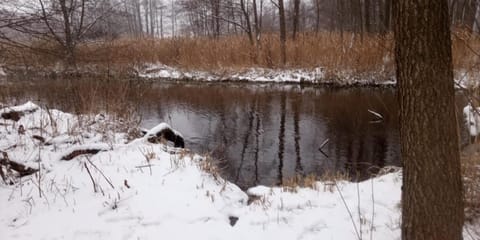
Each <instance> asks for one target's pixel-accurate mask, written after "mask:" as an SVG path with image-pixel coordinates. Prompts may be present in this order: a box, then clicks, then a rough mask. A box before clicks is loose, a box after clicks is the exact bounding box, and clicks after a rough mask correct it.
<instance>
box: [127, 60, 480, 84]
mask: <svg viewBox="0 0 480 240" xmlns="http://www.w3.org/2000/svg"><path fill="white" fill-rule="evenodd" d="M135 72H136V73H137V74H138V76H139V77H141V78H145V79H159V80H188V81H203V82H256V83H310V84H324V85H333V86H340V87H341V86H347V87H348V86H395V85H396V78H395V76H394V75H393V73H387V72H385V71H380V72H378V73H371V74H361V75H358V74H354V73H353V72H351V71H348V70H344V71H336V72H335V73H334V74H332V73H329V72H328V71H327V70H326V69H325V68H322V67H316V68H311V69H269V68H245V69H243V70H238V69H236V70H234V69H220V70H217V71H192V70H183V69H180V68H175V67H171V66H166V65H163V64H161V63H156V64H145V65H144V66H142V67H137V68H136V69H135ZM454 75H455V76H454V79H455V87H456V88H457V89H458V88H472V87H477V86H478V85H479V82H480V76H478V74H476V73H473V72H471V71H466V70H458V71H455V74H454Z"/></svg>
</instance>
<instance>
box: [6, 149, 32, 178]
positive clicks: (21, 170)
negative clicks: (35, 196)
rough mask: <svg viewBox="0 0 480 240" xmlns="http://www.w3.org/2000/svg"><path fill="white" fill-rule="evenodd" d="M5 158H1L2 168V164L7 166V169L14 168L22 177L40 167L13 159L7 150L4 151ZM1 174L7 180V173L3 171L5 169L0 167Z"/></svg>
mask: <svg viewBox="0 0 480 240" xmlns="http://www.w3.org/2000/svg"><path fill="white" fill-rule="evenodd" d="M2 155H3V158H0V168H1V166H5V167H6V168H7V169H12V170H14V171H16V172H17V173H18V174H19V176H20V177H24V176H28V175H31V174H34V173H36V172H38V169H35V168H31V167H29V166H25V165H23V164H21V163H18V162H15V161H12V160H10V159H9V158H8V154H7V153H6V152H2ZM0 175H1V177H2V179H3V180H4V181H5V180H6V174H5V172H3V169H0Z"/></svg>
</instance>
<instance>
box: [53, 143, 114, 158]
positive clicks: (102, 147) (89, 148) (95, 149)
mask: <svg viewBox="0 0 480 240" xmlns="http://www.w3.org/2000/svg"><path fill="white" fill-rule="evenodd" d="M109 149H110V147H109V146H108V145H107V144H91V145H81V146H75V147H72V148H70V149H68V150H67V151H66V152H64V153H63V154H62V157H61V158H60V160H65V161H70V160H72V159H74V158H76V157H78V156H80V155H85V154H97V153H99V152H101V151H108V150H109Z"/></svg>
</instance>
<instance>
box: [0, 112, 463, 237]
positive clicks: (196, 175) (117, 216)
mask: <svg viewBox="0 0 480 240" xmlns="http://www.w3.org/2000/svg"><path fill="white" fill-rule="evenodd" d="M32 104H33V103H29V104H27V105H22V106H18V107H12V108H10V109H31V108H29V107H33V105H34V104H33V105H32ZM35 106H36V105H35ZM37 107H38V106H37ZM45 116H47V117H45ZM48 116H52V117H48ZM90 119H94V121H91V120H90ZM100 119H105V120H104V121H99V120H100ZM108 119H109V117H108V116H104V118H99V117H98V115H97V117H95V116H91V117H88V116H75V115H72V114H68V113H63V112H61V111H57V110H49V111H47V110H45V109H43V108H39V107H38V108H37V110H36V111H34V112H27V114H26V115H25V116H23V117H22V118H21V119H20V120H19V121H18V122H14V121H12V120H1V119H0V122H1V123H2V126H1V127H0V150H2V151H5V152H7V154H8V156H9V158H10V159H11V160H14V161H18V162H22V163H25V164H26V165H28V166H31V167H35V168H38V167H40V174H39V175H38V174H36V175H32V176H27V177H24V178H21V179H18V178H16V179H15V183H14V184H13V185H8V184H5V183H3V181H1V179H0V209H1V214H0V239H2V240H3V239H20V240H21V239H159V238H162V239H357V233H356V232H358V235H361V236H362V238H370V235H372V238H371V239H400V225H399V223H400V212H401V211H400V208H399V206H400V205H399V203H400V195H401V190H400V189H401V184H402V181H401V175H402V174H401V171H396V172H394V173H389V174H385V175H381V176H378V177H376V178H373V179H371V180H368V181H365V182H360V183H350V182H346V181H337V182H331V181H326V182H315V183H314V184H313V186H312V187H311V188H301V187H294V188H288V189H287V188H283V187H268V186H257V187H254V188H251V189H249V190H248V191H247V192H243V191H242V190H241V189H240V188H239V187H237V186H236V185H235V184H233V183H230V182H228V181H226V180H224V179H222V178H221V177H220V176H219V175H218V174H217V173H215V172H212V171H208V170H207V169H208V168H207V167H205V166H206V164H207V163H208V161H209V160H208V157H205V156H201V155H198V154H195V153H191V152H190V151H189V150H187V149H175V150H176V151H171V150H172V148H171V147H169V146H166V145H161V144H153V143H149V142H148V141H146V140H145V139H143V138H140V139H137V140H133V141H130V142H128V141H127V139H126V138H127V136H126V134H124V133H121V132H115V131H113V130H111V129H115V128H114V126H115V123H108ZM95 120H96V121H95ZM84 121H87V122H88V124H87V123H85V122H84ZM20 124H21V125H23V126H24V127H25V130H26V131H25V133H24V134H21V133H19V131H17V129H18V127H19V125H20ZM106 124H107V125H108V124H113V125H114V126H106ZM166 127H169V126H168V125H166V124H159V125H157V126H156V127H154V128H152V129H150V130H149V131H148V132H150V133H153V132H156V131H158V130H159V129H160V130H161V129H164V128H166ZM105 129H110V130H109V131H111V132H108V133H106V132H105V131H104V130H105ZM33 135H41V136H43V137H45V138H46V139H50V142H51V143H52V144H44V145H42V144H40V143H39V142H38V141H37V140H34V139H32V136H33ZM106 143H108V144H106ZM86 146H87V147H99V146H100V147H105V149H104V150H106V151H101V152H99V153H97V154H94V155H82V156H77V157H76V158H74V159H72V160H70V161H60V160H59V159H60V158H61V156H62V155H63V154H65V152H68V151H71V150H72V149H78V148H81V147H86ZM90 174H91V176H90ZM39 176H40V177H39ZM92 179H93V182H95V184H93V183H92ZM40 195H41V196H40ZM249 195H250V196H249ZM253 195H255V196H256V197H255V198H253V197H252V196H253ZM249 197H250V198H251V200H252V199H255V200H253V201H249ZM249 202H252V203H251V204H248V203H249ZM350 214H351V215H350ZM233 218H238V221H237V222H236V224H235V225H234V226H231V225H230V221H231V220H230V219H233ZM354 224H355V226H354ZM355 229H357V231H356V230H355ZM465 238H466V239H470V238H469V237H468V236H465Z"/></svg>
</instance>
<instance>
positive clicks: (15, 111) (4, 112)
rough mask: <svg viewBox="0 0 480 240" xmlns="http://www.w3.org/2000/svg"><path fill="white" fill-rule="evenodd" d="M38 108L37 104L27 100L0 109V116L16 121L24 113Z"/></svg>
mask: <svg viewBox="0 0 480 240" xmlns="http://www.w3.org/2000/svg"><path fill="white" fill-rule="evenodd" d="M38 109H39V107H38V105H36V104H34V103H32V102H27V103H25V104H23V105H19V106H14V107H6V108H2V109H0V117H1V118H3V119H7V120H13V121H18V120H20V118H21V117H22V116H24V115H25V114H26V113H32V112H35V111H36V110H38Z"/></svg>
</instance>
